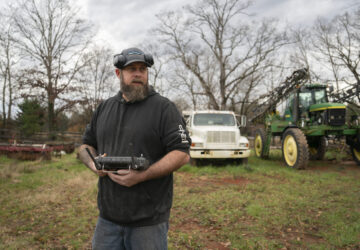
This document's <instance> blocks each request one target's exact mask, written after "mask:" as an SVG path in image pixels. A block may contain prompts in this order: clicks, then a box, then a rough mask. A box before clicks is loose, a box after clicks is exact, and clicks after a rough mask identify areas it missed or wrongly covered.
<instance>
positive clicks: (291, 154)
mask: <svg viewBox="0 0 360 250" xmlns="http://www.w3.org/2000/svg"><path fill="white" fill-rule="evenodd" d="M282 154H283V158H284V160H285V163H286V165H288V166H289V167H292V168H296V169H304V168H306V167H307V164H308V161H309V149H308V144H307V141H306V137H305V135H304V134H303V133H302V132H301V130H300V129H298V128H290V129H287V130H286V131H285V133H284V135H283V138H282Z"/></svg>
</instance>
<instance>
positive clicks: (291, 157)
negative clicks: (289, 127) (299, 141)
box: [283, 135, 298, 167]
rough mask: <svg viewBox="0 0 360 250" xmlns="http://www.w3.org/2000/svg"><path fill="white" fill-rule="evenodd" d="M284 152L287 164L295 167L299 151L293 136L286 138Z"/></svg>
mask: <svg viewBox="0 0 360 250" xmlns="http://www.w3.org/2000/svg"><path fill="white" fill-rule="evenodd" d="M283 151H284V158H285V161H286V163H287V164H288V165H289V166H290V167H292V166H294V165H295V163H296V160H297V157H298V154H297V153H298V150H297V145H296V141H295V139H294V137H293V136H291V135H288V136H286V137H285V141H284V148H283Z"/></svg>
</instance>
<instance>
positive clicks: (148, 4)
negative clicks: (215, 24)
mask: <svg viewBox="0 0 360 250" xmlns="http://www.w3.org/2000/svg"><path fill="white" fill-rule="evenodd" d="M0 1H4V0H0ZM8 1H9V0H8ZM72 1H75V0H72ZM76 2H77V3H79V4H81V8H82V15H83V16H84V17H85V18H87V19H89V20H90V21H91V22H93V23H94V24H95V25H96V26H97V28H98V35H97V40H98V42H99V43H107V44H109V45H110V47H111V48H112V49H113V50H114V51H115V52H120V51H121V50H122V49H124V48H126V47H131V46H134V45H137V44H139V43H141V42H142V41H143V40H144V39H146V37H147V32H148V30H149V29H151V28H153V27H154V26H155V25H156V23H157V18H156V16H155V15H156V14H158V13H160V12H161V11H162V10H178V9H179V8H181V7H183V6H184V5H186V4H191V3H193V2H195V1H194V0H152V1H150V0H133V1H129V0H79V1H76ZM355 5H356V6H359V2H358V0H254V4H253V6H252V7H251V8H250V9H249V12H250V13H254V14H256V16H257V17H259V18H262V17H275V18H278V19H280V21H281V22H282V23H284V24H285V23H287V24H290V25H296V26H304V25H310V24H312V23H313V21H314V20H315V19H316V18H317V17H318V16H322V17H333V16H335V15H338V14H341V13H343V12H344V11H346V10H351V8H353V7H354V6H355Z"/></svg>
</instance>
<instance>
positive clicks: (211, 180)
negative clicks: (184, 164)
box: [176, 173, 251, 187]
mask: <svg viewBox="0 0 360 250" xmlns="http://www.w3.org/2000/svg"><path fill="white" fill-rule="evenodd" d="M176 174H177V175H179V176H181V182H183V183H184V184H185V185H186V186H187V187H203V186H207V187H209V186H212V185H240V186H243V187H245V186H246V185H247V184H248V183H249V182H251V180H249V179H247V178H245V177H242V176H234V177H224V178H216V177H208V176H200V177H194V176H193V175H191V174H188V173H176Z"/></svg>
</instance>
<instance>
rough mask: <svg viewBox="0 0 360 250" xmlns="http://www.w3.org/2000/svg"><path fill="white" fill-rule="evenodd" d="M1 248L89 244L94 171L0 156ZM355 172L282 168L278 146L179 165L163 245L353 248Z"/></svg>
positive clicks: (357, 229) (315, 166) (358, 173)
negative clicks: (239, 157)
mask: <svg viewBox="0 0 360 250" xmlns="http://www.w3.org/2000/svg"><path fill="white" fill-rule="evenodd" d="M0 160H1V161H0V203H1V207H0V232H1V234H0V248H1V249H27V248H30V249H38V248H46V249H53V248H70V249H84V248H85V249H86V248H91V243H90V242H91V237H92V234H93V230H94V228H95V223H96V219H97V215H98V211H97V207H96V195H97V187H96V184H97V177H96V176H95V175H94V174H92V173H91V172H90V171H89V170H87V168H86V167H85V166H83V165H82V164H81V163H80V162H79V161H78V160H77V159H75V155H74V154H73V155H67V156H65V157H62V158H61V159H54V160H53V161H45V162H40V161H38V162H23V161H16V160H13V159H8V158H6V157H0ZM359 179H360V168H359V167H356V166H355V165H350V166H349V165H342V164H341V163H339V162H334V161H321V162H310V164H309V169H307V170H302V171H298V170H294V169H291V168H287V167H285V164H284V163H283V161H282V158H281V152H280V151H276V150H273V151H272V152H271V155H270V159H269V160H262V159H258V158H255V157H254V156H251V157H250V158H249V163H248V165H247V166H242V165H226V166H206V165H205V166H201V167H194V166H190V165H186V166H184V167H182V168H181V169H180V170H179V171H177V172H176V173H175V174H174V188H175V190H174V202H173V208H172V213H171V218H170V231H169V249H280V248H289V249H303V248H305V249H337V248H343V249H353V248H355V249H356V248H359V247H360V245H359V238H360V210H359V204H360V195H359V193H360V182H359Z"/></svg>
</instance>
